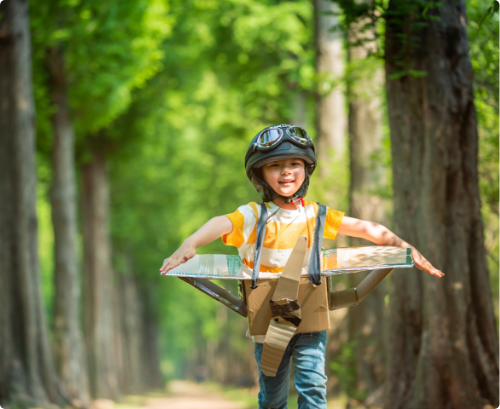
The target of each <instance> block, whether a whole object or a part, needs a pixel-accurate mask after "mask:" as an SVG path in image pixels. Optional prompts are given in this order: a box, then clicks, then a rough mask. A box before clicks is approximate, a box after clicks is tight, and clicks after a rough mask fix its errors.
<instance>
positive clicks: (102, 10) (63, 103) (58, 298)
mask: <svg viewBox="0 0 500 409" xmlns="http://www.w3.org/2000/svg"><path fill="white" fill-rule="evenodd" d="M34 6H35V7H36V12H37V13H36V15H37V19H36V22H35V24H33V28H34V30H33V31H34V34H35V35H34V37H35V39H36V41H37V44H38V47H39V48H40V49H47V48H48V49H49V52H48V57H47V58H46V61H45V63H47V62H48V64H47V65H48V68H49V70H48V71H49V79H50V80H49V81H48V82H47V84H45V86H46V87H47V88H48V90H43V91H45V93H46V94H49V95H51V101H50V102H51V104H52V109H53V110H54V111H55V114H54V115H53V116H52V119H53V120H52V130H53V133H54V135H55V138H54V141H53V148H52V153H53V155H52V157H53V164H54V172H53V174H54V182H53V189H52V195H51V197H52V205H53V208H52V212H53V220H54V229H55V247H56V248H55V256H56V272H55V279H56V282H55V287H56V291H55V300H54V306H55V310H54V314H55V317H54V318H55V319H54V327H55V328H54V329H55V337H54V349H55V350H56V356H57V358H58V361H57V363H58V368H60V370H61V372H64V373H65V374H64V380H65V382H68V383H70V384H71V386H69V388H70V389H71V390H72V392H74V393H75V394H79V395H80V396H78V398H79V399H80V400H86V392H85V382H84V381H83V378H84V377H85V375H84V372H83V368H85V366H86V365H83V364H80V365H76V364H75V362H77V361H78V360H81V359H82V354H81V353H80V352H79V351H78V347H77V346H75V347H74V348H73V349H72V350H71V352H70V353H69V352H68V353H66V351H67V346H68V345H71V344H72V343H73V342H75V341H76V335H75V334H76V331H78V322H79V320H78V319H77V317H75V314H77V303H78V297H73V296H69V295H71V294H74V293H75V291H77V289H76V285H77V280H76V266H77V263H76V260H74V258H75V252H74V244H75V240H76V226H75V222H76V220H75V219H74V215H75V207H76V205H75V203H74V201H75V197H74V196H75V190H76V188H75V180H74V173H75V170H74V160H73V156H74V155H75V152H74V145H75V141H74V135H73V129H75V131H76V132H75V133H76V134H77V138H76V144H77V145H78V147H79V149H78V150H79V153H80V156H79V159H80V163H82V162H86V165H85V166H84V167H83V180H84V184H83V189H84V192H83V194H82V197H83V199H82V200H83V206H84V209H83V212H82V215H83V218H84V220H83V223H82V224H83V226H84V253H85V254H84V264H85V263H88V265H85V269H84V272H85V274H86V275H87V276H86V277H85V278H84V283H85V285H84V292H85V294H84V299H85V309H84V315H85V320H84V321H85V327H86V333H87V334H86V337H85V340H86V348H87V352H88V354H87V358H88V363H87V365H88V368H89V370H90V372H89V375H90V378H91V379H90V384H91V387H92V393H93V395H94V396H95V397H107V398H116V397H118V383H119V382H118V374H117V370H116V368H117V365H116V362H115V361H114V359H115V354H114V349H113V342H114V334H113V328H114V323H113V320H112V317H113V313H112V311H111V308H112V303H111V299H112V292H108V291H111V289H112V284H111V283H112V280H113V273H112V268H111V252H110V251H111V250H110V246H109V223H107V219H106V218H107V215H108V207H107V206H108V194H107V191H108V189H109V187H108V181H107V171H106V160H107V158H106V157H105V155H104V152H105V150H98V149H97V148H96V146H102V145H103V144H104V142H102V141H101V143H96V141H95V138H92V137H89V135H100V137H101V139H103V138H102V135H103V133H102V132H99V131H100V130H101V129H103V128H105V127H107V126H109V124H110V123H112V122H113V121H114V120H115V119H116V118H117V117H118V116H119V115H120V114H121V113H123V111H125V110H126V109H127V107H128V106H129V104H130V102H131V91H132V90H133V89H134V88H137V87H140V86H142V85H143V84H144V82H145V81H146V80H147V79H148V78H150V77H151V76H153V75H154V74H155V73H156V72H157V71H158V69H159V68H160V66H161V64H160V61H161V58H162V56H163V53H162V51H161V42H162V41H163V39H164V38H165V37H166V35H168V32H169V27H170V24H169V23H170V22H169V21H168V17H167V13H166V4H165V1H164V0H134V1H132V2H118V1H112V2H109V3H102V2H99V1H86V2H65V1H55V2H49V3H47V2H41V1H35V2H34ZM96 45H98V46H96ZM110 72H112V73H113V75H109V73H110ZM41 93H43V92H41ZM108 142H109V141H108ZM121 144H124V141H123V140H122V141H121ZM106 152H107V151H106ZM94 188H95V189H96V191H95V192H94V191H89V189H94ZM99 201H101V202H99ZM96 218H97V219H96ZM100 218H104V219H103V220H102V223H101V219H100ZM103 229H105V230H103ZM106 229H108V230H106ZM89 237H90V239H89ZM89 240H90V241H89ZM63 278H64V279H63ZM89 280H90V281H89ZM89 291H90V293H89ZM91 302H94V303H95V304H94V305H88V303H91ZM70 304H71V305H70ZM108 309H109V310H108ZM71 334H73V335H71ZM73 345H77V344H73ZM78 380H80V381H78Z"/></svg>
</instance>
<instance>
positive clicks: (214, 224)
mask: <svg viewBox="0 0 500 409" xmlns="http://www.w3.org/2000/svg"><path fill="white" fill-rule="evenodd" d="M232 231H233V223H232V222H231V220H229V217H226V216H218V217H214V218H213V219H210V220H209V221H208V222H206V223H205V224H204V225H203V226H201V227H200V229H199V230H198V231H197V232H196V233H194V234H192V235H191V236H189V237H188V238H187V239H186V240H185V241H184V243H182V246H180V247H179V248H178V249H177V251H176V252H175V253H174V254H172V255H171V256H170V257H169V258H168V259H166V260H165V262H164V263H163V265H162V266H161V268H160V271H161V274H162V275H164V274H167V272H168V271H170V270H172V269H173V268H175V267H177V266H178V265H179V264H181V263H185V262H186V261H188V260H189V259H190V258H193V257H194V255H195V254H196V249H197V248H198V247H201V246H204V245H205V244H208V243H211V242H212V241H214V240H216V239H218V238H219V237H220V236H222V235H223V234H227V233H231V232H232Z"/></svg>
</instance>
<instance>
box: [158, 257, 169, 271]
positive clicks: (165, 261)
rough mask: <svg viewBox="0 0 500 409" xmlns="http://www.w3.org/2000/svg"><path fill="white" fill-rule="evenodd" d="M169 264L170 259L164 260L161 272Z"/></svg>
mask: <svg viewBox="0 0 500 409" xmlns="http://www.w3.org/2000/svg"><path fill="white" fill-rule="evenodd" d="M167 262H168V257H167V258H166V259H165V260H163V264H162V265H161V267H160V271H162V270H163V269H164V268H165V266H166V265H167Z"/></svg>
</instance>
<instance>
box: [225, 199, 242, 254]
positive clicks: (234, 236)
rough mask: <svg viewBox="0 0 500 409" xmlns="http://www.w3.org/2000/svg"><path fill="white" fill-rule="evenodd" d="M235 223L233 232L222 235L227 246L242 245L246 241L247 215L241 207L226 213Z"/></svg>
mask: <svg viewBox="0 0 500 409" xmlns="http://www.w3.org/2000/svg"><path fill="white" fill-rule="evenodd" d="M225 216H226V217H228V218H229V220H231V223H233V230H232V231H231V233H227V234H223V235H222V237H221V238H222V242H223V243H224V244H225V245H227V246H235V247H238V248H239V247H241V245H242V244H243V242H244V237H243V225H244V223H245V217H244V216H243V213H242V212H241V211H240V209H238V210H236V211H235V212H234V213H229V214H226V215H225Z"/></svg>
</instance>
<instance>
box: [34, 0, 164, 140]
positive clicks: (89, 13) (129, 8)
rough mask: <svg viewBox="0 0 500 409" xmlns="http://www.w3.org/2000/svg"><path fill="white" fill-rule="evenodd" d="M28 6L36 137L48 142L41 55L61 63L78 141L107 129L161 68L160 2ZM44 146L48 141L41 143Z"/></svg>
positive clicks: (64, 1) (73, 1) (70, 0)
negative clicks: (58, 57) (57, 56)
mask: <svg viewBox="0 0 500 409" xmlns="http://www.w3.org/2000/svg"><path fill="white" fill-rule="evenodd" d="M30 7H31V28H32V37H33V48H34V50H35V53H34V68H35V69H34V72H35V84H36V90H35V95H36V96H37V98H36V102H37V110H38V112H39V113H40V112H41V113H42V115H41V116H40V120H39V126H38V130H39V134H40V135H42V139H43V138H45V139H48V140H49V141H50V135H51V129H50V126H49V124H48V121H49V115H50V112H51V110H52V109H53V108H50V102H49V93H50V91H49V90H48V89H47V86H48V84H47V81H48V75H47V72H46V68H45V67H46V65H47V51H48V50H49V49H55V48H58V49H60V50H62V53H63V56H64V59H65V76H66V78H65V80H66V83H67V86H68V91H69V97H70V103H71V108H72V118H73V125H74V127H75V129H76V131H77V135H78V136H79V137H80V138H82V137H83V136H86V135H87V134H93V133H96V132H97V131H99V130H100V129H102V128H104V127H106V126H107V125H109V124H111V122H112V121H113V120H114V119H116V118H117V116H118V115H119V114H120V113H122V112H123V111H124V110H125V109H126V108H127V107H128V106H129V104H130V102H131V94H130V92H131V90H132V89H134V88H137V87H142V86H144V84H145V82H146V81H147V80H148V79H149V78H151V77H152V76H153V75H154V74H155V73H156V72H158V70H159V69H160V68H161V61H162V58H163V49H162V48H161V44H162V42H163V40H164V39H165V37H166V36H167V35H168V34H169V32H170V27H171V20H170V18H169V17H168V15H167V10H168V8H167V5H166V3H165V0H128V1H117V0H114V1H109V2H101V1H92V0H91V1H85V2H82V1H80V0H60V1H51V2H43V1H38V0H37V1H34V2H31V3H30ZM45 145H50V142H45Z"/></svg>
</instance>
